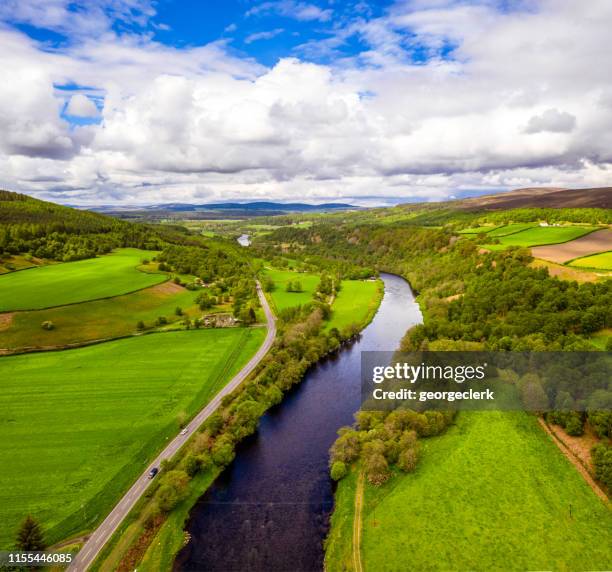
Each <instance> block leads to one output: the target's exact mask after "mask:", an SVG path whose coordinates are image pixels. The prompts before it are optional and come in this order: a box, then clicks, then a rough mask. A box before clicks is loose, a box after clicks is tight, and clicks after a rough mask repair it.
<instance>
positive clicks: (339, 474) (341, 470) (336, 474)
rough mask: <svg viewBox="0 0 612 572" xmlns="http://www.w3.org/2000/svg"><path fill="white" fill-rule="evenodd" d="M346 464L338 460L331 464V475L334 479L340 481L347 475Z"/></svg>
mask: <svg viewBox="0 0 612 572" xmlns="http://www.w3.org/2000/svg"><path fill="white" fill-rule="evenodd" d="M346 473H347V470H346V465H345V464H344V463H343V462H342V461H336V462H335V463H333V464H332V466H331V471H330V475H331V478H332V479H333V480H334V481H339V480H340V479H343V478H344V477H345V476H346Z"/></svg>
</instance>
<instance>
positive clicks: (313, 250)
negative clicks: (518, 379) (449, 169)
mask: <svg viewBox="0 0 612 572" xmlns="http://www.w3.org/2000/svg"><path fill="white" fill-rule="evenodd" d="M550 211H552V212H553V213H555V216H554V217H553V218H554V219H555V220H557V219H558V220H568V218H570V219H572V220H573V221H576V222H601V221H602V220H608V218H609V216H610V215H609V212H607V211H605V210H603V209H558V210H557V209H517V210H515V211H505V212H497V213H487V214H480V215H478V214H473V213H472V214H470V215H469V216H470V217H471V219H472V221H475V220H477V221H480V222H482V221H484V220H486V221H489V222H509V221H516V220H526V221H533V220H534V217H538V216H545V215H546V216H551V215H550ZM451 212H452V211H449V210H447V209H440V210H439V211H436V210H435V209H425V210H424V211H423V212H422V213H421V215H420V218H421V220H422V217H425V216H426V217H428V220H430V221H431V220H435V219H437V220H438V222H440V220H445V226H442V227H438V228H427V227H421V226H413V224H412V223H413V222H414V219H411V220H410V223H409V224H406V223H405V221H404V222H397V223H393V224H376V220H375V218H374V217H371V218H370V220H368V221H367V223H364V222H363V218H364V216H365V215H364V214H363V213H360V214H359V215H358V217H360V218H361V219H362V220H361V221H360V222H359V223H355V222H353V221H351V220H348V221H346V222H345V223H344V224H324V223H319V224H315V225H313V226H312V227H310V228H293V227H283V228H279V229H277V230H275V231H274V232H273V233H272V234H271V235H268V236H266V237H262V238H260V239H258V240H256V241H255V243H254V247H255V248H259V249H260V251H261V252H262V253H265V254H266V255H267V256H270V255H272V254H273V253H274V252H275V251H277V249H278V246H277V245H278V244H283V245H284V249H285V251H286V255H288V256H290V257H292V258H296V259H298V260H300V261H303V262H304V263H305V264H309V263H310V264H314V263H316V264H317V265H319V266H320V267H323V268H326V269H328V270H329V271H330V272H337V273H338V274H339V275H340V276H342V275H344V273H348V274H350V273H351V272H353V266H352V265H353V264H354V265H356V266H358V267H360V268H361V269H366V271H367V272H368V273H377V272H381V271H384V272H391V273H395V274H399V275H401V276H403V277H405V278H406V279H407V280H408V281H409V282H410V284H411V286H412V287H413V289H414V290H415V291H416V293H418V295H419V297H418V299H419V303H420V307H421V310H422V312H423V315H424V323H423V324H422V325H417V326H415V327H413V328H412V329H410V330H409V331H408V332H407V333H406V335H405V337H404V339H403V342H402V347H401V348H400V349H401V350H402V351H416V350H427V349H429V350H460V351H469V350H491V351H593V350H595V348H594V346H593V345H592V344H591V342H590V341H589V339H588V338H589V336H590V335H591V334H593V333H594V332H597V331H600V330H605V329H606V328H610V327H612V281H610V280H603V281H598V282H584V283H578V282H572V281H566V280H559V279H558V278H555V277H552V276H550V275H549V273H548V271H547V269H545V268H532V267H531V266H530V263H531V261H532V257H531V255H530V252H529V250H528V249H525V248H519V247H510V248H508V249H505V250H501V251H495V252H489V251H487V250H485V249H482V248H481V247H480V245H479V238H478V237H475V238H469V237H463V238H461V239H458V238H457V236H456V233H455V229H456V228H458V227H465V226H466V225H467V224H468V222H467V220H466V216H467V215H465V214H463V213H459V214H458V215H457V216H456V217H455V218H454V219H453V217H452V216H451V214H450V213H451ZM535 220H537V218H535ZM347 260H350V261H351V263H350V264H347V262H346V261H347ZM607 349H612V343H611V341H610V338H609V339H608V348H607ZM607 395H608V396H609V394H607ZM609 398H610V397H607V398H606V399H608V400H609ZM359 415H362V414H359ZM377 415H378V417H374V418H373V419H368V421H367V422H366V423H365V424H364V422H363V420H361V419H360V417H359V416H358V417H357V421H356V424H355V426H354V427H351V428H343V429H342V430H341V431H340V433H339V438H338V441H337V442H336V445H334V447H333V448H332V450H331V460H330V467H331V470H332V476H333V477H334V478H341V477H342V476H344V474H345V471H346V465H347V463H349V462H350V461H353V460H354V459H355V458H357V457H358V456H359V455H360V454H361V455H364V459H365V461H364V462H365V466H366V474H367V476H368V478H369V480H370V481H371V482H379V483H380V482H384V481H385V480H386V478H387V477H388V476H389V474H390V473H389V467H390V466H391V465H394V464H397V466H399V467H403V468H404V470H410V468H413V467H414V466H415V464H416V459H417V458H418V445H415V443H416V441H415V438H416V437H418V436H425V434H426V433H427V432H428V431H430V430H429V429H425V430H423V429H421V430H420V432H419V430H416V429H415V427H414V426H413V425H414V421H413V420H411V421H410V422H409V423H408V422H406V423H407V424H406V423H405V422H404V421H402V423H404V424H403V425H402V423H400V424H399V426H400V430H394V431H389V428H388V424H387V423H386V422H385V419H384V414H382V413H380V414H377ZM381 416H382V417H381ZM449 419H452V418H449ZM547 420H548V421H549V422H552V423H556V424H559V425H561V426H563V427H564V428H566V430H568V432H569V433H570V434H573V435H580V434H582V432H583V431H584V425H585V423H586V421H587V420H588V421H589V423H590V425H591V426H593V427H595V428H596V429H595V430H596V431H597V432H598V434H599V435H600V436H601V437H604V438H609V437H610V436H612V413H610V411H609V408H608V409H607V410H605V411H601V410H590V411H586V412H580V411H562V412H561V411H560V412H556V413H555V412H552V413H549V414H547ZM421 422H422V423H424V425H425V427H428V423H426V422H424V420H422V421H421ZM448 422H449V420H448V419H446V418H445V420H444V422H440V423H436V424H435V427H436V429H435V430H433V432H432V433H431V434H436V432H439V431H442V430H443V429H444V427H445V426H446V425H447V423H448ZM393 424H395V420H393V422H392V425H393ZM413 432H415V434H413ZM377 433H380V436H377ZM364 443H367V446H366V445H365V444H364ZM611 458H612V448H611V447H610V446H609V445H606V443H605V441H604V442H602V443H601V444H600V445H598V447H597V450H596V451H595V452H594V454H593V462H594V465H595V467H596V473H597V475H598V478H599V480H600V481H601V482H602V483H606V484H608V483H609V482H610V478H611V475H612V463H611V460H610V459H611ZM408 459H410V462H408Z"/></svg>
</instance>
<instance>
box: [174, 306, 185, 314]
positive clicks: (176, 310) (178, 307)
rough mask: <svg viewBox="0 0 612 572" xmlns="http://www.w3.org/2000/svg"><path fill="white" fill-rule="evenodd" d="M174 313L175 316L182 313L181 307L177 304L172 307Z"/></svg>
mask: <svg viewBox="0 0 612 572" xmlns="http://www.w3.org/2000/svg"><path fill="white" fill-rule="evenodd" d="M174 313H175V314H176V315H177V316H182V315H183V308H181V307H180V306H177V307H176V308H175V309H174Z"/></svg>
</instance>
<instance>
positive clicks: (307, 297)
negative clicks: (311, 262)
mask: <svg viewBox="0 0 612 572" xmlns="http://www.w3.org/2000/svg"><path fill="white" fill-rule="evenodd" d="M265 276H267V277H268V278H270V279H271V280H272V281H273V282H274V290H273V291H272V292H271V293H270V296H271V298H272V301H273V302H274V306H275V307H276V309H277V310H278V311H280V310H284V309H285V308H290V307H292V306H298V305H301V304H306V303H307V302H310V301H312V297H313V295H314V293H315V291H316V289H317V285H318V284H319V276H318V275H317V274H311V273H309V272H292V271H290V270H278V269H276V268H270V269H267V270H266V271H265ZM296 281H297V282H299V283H300V285H301V287H302V291H301V292H287V291H286V288H287V283H288V282H294V283H295V282H296Z"/></svg>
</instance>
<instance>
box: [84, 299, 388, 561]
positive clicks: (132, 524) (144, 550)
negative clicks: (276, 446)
mask: <svg viewBox="0 0 612 572" xmlns="http://www.w3.org/2000/svg"><path fill="white" fill-rule="evenodd" d="M378 299H380V298H378ZM369 306H371V304H370V305H369ZM369 314H370V312H368V313H367V314H365V313H364V316H366V315H367V318H368V319H370V315H369ZM364 322H365V320H364ZM362 323H363V322H362ZM363 325H364V326H365V325H366V324H365V323H363ZM254 379H255V378H254ZM251 381H253V379H252V380H251ZM270 405H273V403H268V405H266V406H265V408H268V407H269V406H270ZM188 454H189V453H188V451H187V450H185V451H183V452H181V453H179V456H178V457H176V458H175V459H173V460H172V461H171V464H170V465H169V466H168V467H167V468H166V470H171V469H173V468H175V467H179V466H180V465H181V463H182V461H181V459H184V458H185V456H186V455H188ZM220 471H221V467H219V466H217V465H212V466H211V467H210V468H208V469H206V470H204V471H203V472H198V473H197V474H196V475H195V476H194V478H193V479H192V480H191V481H190V482H189V484H188V487H187V489H186V491H184V493H183V495H182V496H183V497H184V498H183V500H181V501H180V502H179V504H177V505H176V506H175V507H174V508H173V510H172V511H171V512H170V513H169V514H168V515H167V516H166V517H163V518H160V519H157V520H155V519H154V518H152V513H151V511H150V510H149V509H148V508H147V506H146V504H145V505H143V506H140V507H138V511H137V512H138V513H139V514H138V515H131V517H130V519H129V520H128V522H127V523H126V524H125V525H124V526H123V527H122V528H121V529H120V530H119V531H118V533H117V534H115V535H114V536H113V538H112V539H111V541H110V543H109V545H108V546H107V547H106V548H105V550H104V551H103V552H102V555H101V557H100V558H99V559H98V561H97V562H96V564H95V566H94V567H93V568H92V569H93V570H115V569H117V568H116V567H117V566H118V563H119V562H121V561H126V562H128V563H129V566H128V568H129V567H130V566H132V564H133V565H134V566H136V565H138V566H139V569H145V570H146V569H148V568H147V567H150V569H151V570H163V569H168V566H170V565H171V563H172V560H173V558H174V555H175V554H176V553H177V552H178V551H179V550H180V549H181V548H182V547H183V545H184V543H185V538H186V536H185V533H184V532H183V524H184V522H185V520H186V518H187V516H188V514H189V511H190V509H191V508H192V506H193V505H194V504H195V503H196V502H197V500H198V499H199V497H200V496H201V495H202V494H203V493H204V492H205V491H206V490H207V488H208V487H209V485H210V484H211V483H212V482H214V480H215V478H216V477H217V476H218V475H219V473H220ZM154 495H155V486H154V487H152V489H151V494H150V497H151V498H152V497H153V496H154ZM142 566H145V568H142Z"/></svg>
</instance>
